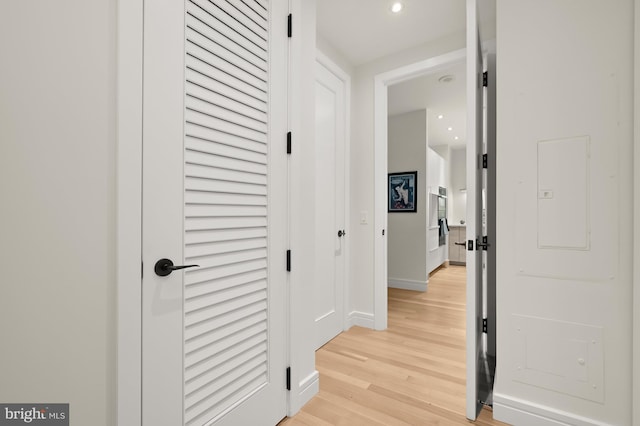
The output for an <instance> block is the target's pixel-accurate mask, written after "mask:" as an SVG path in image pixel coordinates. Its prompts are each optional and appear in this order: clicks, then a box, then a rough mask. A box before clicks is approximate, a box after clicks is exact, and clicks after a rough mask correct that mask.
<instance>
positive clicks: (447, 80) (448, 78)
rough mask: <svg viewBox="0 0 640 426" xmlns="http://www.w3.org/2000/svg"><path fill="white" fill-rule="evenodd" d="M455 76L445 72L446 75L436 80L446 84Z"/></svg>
mask: <svg viewBox="0 0 640 426" xmlns="http://www.w3.org/2000/svg"><path fill="white" fill-rule="evenodd" d="M455 79H456V77H455V76H453V75H451V74H447V75H443V76H442V77H440V78H439V79H438V81H439V82H440V83H443V84H446V83H451V82H452V81H453V80H455Z"/></svg>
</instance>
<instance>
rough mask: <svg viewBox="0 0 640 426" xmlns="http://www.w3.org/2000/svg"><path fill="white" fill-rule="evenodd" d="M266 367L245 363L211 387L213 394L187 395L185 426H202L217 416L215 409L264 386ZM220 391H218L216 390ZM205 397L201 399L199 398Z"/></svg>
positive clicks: (261, 364) (258, 363)
mask: <svg viewBox="0 0 640 426" xmlns="http://www.w3.org/2000/svg"><path fill="white" fill-rule="evenodd" d="M266 370H267V366H266V363H265V362H262V363H261V362H259V361H258V362H251V363H246V364H244V365H243V366H241V367H240V368H238V369H236V370H232V373H233V374H230V375H229V376H224V377H222V378H221V380H220V381H219V382H218V383H216V384H215V386H213V388H214V389H216V390H215V392H213V393H212V392H210V391H208V390H207V391H204V392H202V391H201V392H199V393H198V394H196V395H189V397H187V398H186V400H185V403H186V404H187V407H188V408H187V411H186V413H185V414H186V424H187V425H189V426H191V425H197V424H204V423H203V421H204V420H206V419H207V418H209V417H211V416H213V415H214V414H218V413H217V410H216V407H219V406H225V405H232V403H233V402H234V398H235V399H241V398H240V397H243V396H245V395H247V394H249V393H250V392H251V391H253V390H256V389H257V388H258V387H260V386H262V385H264V384H265V383H266V381H267V375H266V373H265V372H266ZM218 389H220V390H218ZM202 395H206V396H205V397H204V398H203V399H198V398H199V397H200V396H202Z"/></svg>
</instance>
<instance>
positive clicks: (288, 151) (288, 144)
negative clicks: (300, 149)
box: [287, 132, 291, 154]
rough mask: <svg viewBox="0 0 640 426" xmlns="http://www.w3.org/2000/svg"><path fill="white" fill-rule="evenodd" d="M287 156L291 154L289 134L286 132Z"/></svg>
mask: <svg viewBox="0 0 640 426" xmlns="http://www.w3.org/2000/svg"><path fill="white" fill-rule="evenodd" d="M287 154H291V132H287Z"/></svg>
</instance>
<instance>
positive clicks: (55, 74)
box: [0, 0, 116, 426]
mask: <svg viewBox="0 0 640 426" xmlns="http://www.w3.org/2000/svg"><path fill="white" fill-rule="evenodd" d="M115 35H116V20H115V2H112V1H107V0H82V1H80V0H76V1H73V0H61V1H56V2H50V1H32V2H20V1H13V2H2V4H1V5H0V56H2V63H3V66H2V71H1V74H2V78H0V141H1V142H0V199H1V200H2V201H1V203H0V205H1V206H0V241H1V243H0V258H1V259H2V263H3V265H4V267H3V271H2V279H1V281H2V296H1V297H0V336H2V337H1V340H2V351H1V355H0V377H2V380H1V384H0V401H2V402H3V403H9V402H15V403H47V402H61V403H67V402H68V403H70V410H71V418H72V424H75V425H81V424H91V425H105V426H106V425H113V424H114V418H115V416H114V413H115V395H114V389H115V386H114V385H115V384H114V380H115V377H116V368H115V348H116V345H115V301H114V300H115V260H114V259H115V241H114V239H115V172H114V170H115V160H114V158H115Z"/></svg>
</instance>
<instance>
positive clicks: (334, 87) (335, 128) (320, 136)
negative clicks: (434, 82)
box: [314, 61, 347, 348]
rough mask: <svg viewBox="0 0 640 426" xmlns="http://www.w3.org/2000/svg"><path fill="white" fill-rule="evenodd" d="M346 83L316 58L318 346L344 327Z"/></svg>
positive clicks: (316, 292)
mask: <svg viewBox="0 0 640 426" xmlns="http://www.w3.org/2000/svg"><path fill="white" fill-rule="evenodd" d="M345 95H346V93H345V83H344V81H342V80H341V79H340V78H338V77H337V76H336V75H335V74H333V73H332V72H331V71H330V70H329V69H327V67H325V66H324V65H323V64H322V63H321V62H320V61H316V89H315V96H316V98H315V106H316V155H315V158H316V188H315V189H316V230H315V237H316V243H315V244H316V286H315V289H316V291H315V294H314V307H315V315H314V318H315V329H316V348H319V347H321V346H322V345H324V344H325V343H327V342H328V341H329V340H331V339H332V338H334V337H335V336H336V335H338V334H339V333H341V332H342V330H343V329H344V280H345V277H344V273H345V256H346V238H347V236H346V234H345V232H346V227H345V188H346V185H347V182H345V121H346V115H345V114H346V111H345V97H346V96H345Z"/></svg>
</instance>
